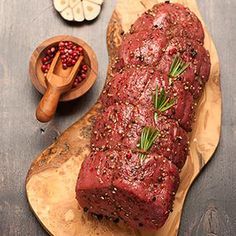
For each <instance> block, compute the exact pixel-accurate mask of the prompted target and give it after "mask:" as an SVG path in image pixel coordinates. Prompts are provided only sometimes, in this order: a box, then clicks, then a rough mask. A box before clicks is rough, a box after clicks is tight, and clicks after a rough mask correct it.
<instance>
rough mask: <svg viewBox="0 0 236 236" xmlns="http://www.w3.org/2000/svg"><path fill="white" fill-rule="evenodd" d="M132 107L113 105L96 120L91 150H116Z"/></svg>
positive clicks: (129, 117)
mask: <svg viewBox="0 0 236 236" xmlns="http://www.w3.org/2000/svg"><path fill="white" fill-rule="evenodd" d="M133 108H134V107H133V106H132V105H130V104H128V105H126V104H114V105H112V106H110V107H108V108H106V109H105V110H104V112H103V113H101V114H100V116H99V117H98V118H97V120H96V123H95V125H94V128H93V134H92V137H91V146H92V149H97V148H98V149H103V150H105V149H114V148H118V147H119V145H120V143H121V141H122V139H123V137H124V135H125V132H126V127H127V125H128V124H129V122H130V119H131V115H132V111H133Z"/></svg>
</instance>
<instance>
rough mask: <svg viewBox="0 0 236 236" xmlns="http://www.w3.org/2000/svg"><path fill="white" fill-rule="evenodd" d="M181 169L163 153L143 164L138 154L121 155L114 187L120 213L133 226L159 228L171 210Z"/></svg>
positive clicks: (151, 156) (149, 158)
mask: <svg viewBox="0 0 236 236" xmlns="http://www.w3.org/2000/svg"><path fill="white" fill-rule="evenodd" d="M178 186H179V172H178V169H177V168H176V166H175V165H174V164H172V163H171V162H170V161H168V160H167V159H166V158H164V157H163V156H159V155H155V154H154V155H149V156H148V157H147V158H146V159H145V160H144V161H143V163H140V161H139V156H138V154H136V153H130V152H124V153H121V154H120V155H119V159H118V163H117V168H116V171H115V174H114V180H113V187H114V190H115V194H114V199H115V202H116V206H117V214H118V215H119V216H120V218H122V219H123V220H125V221H126V222H127V223H128V224H129V225H131V226H132V227H134V228H140V227H141V228H142V227H145V228H148V229H156V228H160V227H161V226H162V225H163V224H164V223H165V221H166V219H167V217H168V215H169V212H170V211H171V209H172V204H173V199H174V195H175V193H176V191H177V189H178Z"/></svg>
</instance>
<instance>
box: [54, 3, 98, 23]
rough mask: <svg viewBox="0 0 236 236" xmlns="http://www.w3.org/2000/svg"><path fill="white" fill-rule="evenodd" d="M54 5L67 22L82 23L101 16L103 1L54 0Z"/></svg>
mask: <svg viewBox="0 0 236 236" xmlns="http://www.w3.org/2000/svg"><path fill="white" fill-rule="evenodd" d="M53 3H54V7H55V9H56V10H57V11H58V12H59V13H60V14H61V16H62V17H63V18H64V19H65V20H68V21H78V22H82V21H84V20H89V21H90V20H93V19H95V18H96V17H97V16H98V15H99V14H100V11H101V5H102V4H103V0H53Z"/></svg>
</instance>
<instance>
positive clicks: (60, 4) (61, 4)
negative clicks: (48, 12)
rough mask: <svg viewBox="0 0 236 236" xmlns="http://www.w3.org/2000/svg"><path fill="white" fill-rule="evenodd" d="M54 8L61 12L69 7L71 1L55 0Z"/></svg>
mask: <svg viewBox="0 0 236 236" xmlns="http://www.w3.org/2000/svg"><path fill="white" fill-rule="evenodd" d="M53 4H54V7H55V8H56V10H57V11H59V12H61V11H63V10H64V9H66V8H67V7H68V6H69V0H53Z"/></svg>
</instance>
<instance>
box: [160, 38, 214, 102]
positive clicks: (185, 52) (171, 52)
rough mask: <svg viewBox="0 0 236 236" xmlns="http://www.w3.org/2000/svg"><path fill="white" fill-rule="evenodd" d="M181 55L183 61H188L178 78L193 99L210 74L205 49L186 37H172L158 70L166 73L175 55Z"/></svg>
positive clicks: (199, 92) (209, 65) (197, 95)
mask: <svg viewBox="0 0 236 236" xmlns="http://www.w3.org/2000/svg"><path fill="white" fill-rule="evenodd" d="M177 54H179V55H181V58H182V59H183V61H185V62H187V63H189V67H188V68H187V70H186V71H185V72H184V73H183V75H181V77H180V78H179V80H180V81H181V82H182V83H183V85H184V86H185V89H186V90H189V91H190V92H191V93H192V94H193V96H194V98H195V99H197V98H199V97H200V96H201V93H202V89H203V88H204V85H205V83H206V82H207V80H208V78H209V74H210V67H211V64H210V57H209V53H208V52H207V51H206V49H205V48H204V47H203V46H202V45H199V44H198V43H197V42H196V41H194V40H189V39H186V38H174V39H172V40H171V41H170V42H169V44H168V46H167V48H166V50H165V53H164V55H163V57H162V59H161V61H160V62H159V64H158V70H160V72H162V73H165V74H168V73H169V71H170V67H171V64H172V61H173V57H174V56H175V55H177Z"/></svg>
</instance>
